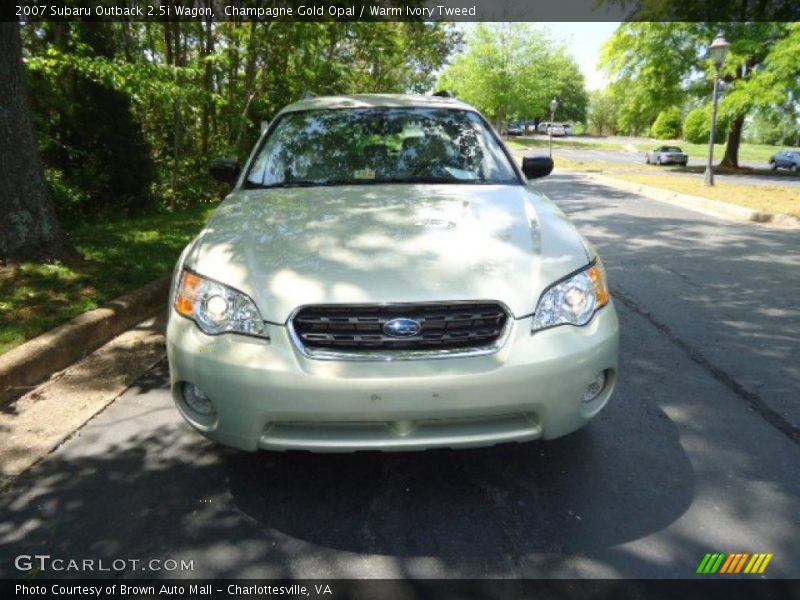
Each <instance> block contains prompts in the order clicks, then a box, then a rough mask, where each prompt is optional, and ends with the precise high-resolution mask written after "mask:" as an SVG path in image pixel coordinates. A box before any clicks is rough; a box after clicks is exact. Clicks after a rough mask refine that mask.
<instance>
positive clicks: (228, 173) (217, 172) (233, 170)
mask: <svg viewBox="0 0 800 600" xmlns="http://www.w3.org/2000/svg"><path fill="white" fill-rule="evenodd" d="M241 170H242V168H241V167H240V166H239V159H238V158H215V159H214V160H212V161H211V166H210V167H209V172H210V173H211V176H212V177H213V178H214V179H217V180H219V181H222V182H223V183H234V182H235V181H236V180H237V179H238V177H239V173H240V171H241Z"/></svg>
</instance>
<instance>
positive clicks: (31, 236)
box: [0, 21, 75, 263]
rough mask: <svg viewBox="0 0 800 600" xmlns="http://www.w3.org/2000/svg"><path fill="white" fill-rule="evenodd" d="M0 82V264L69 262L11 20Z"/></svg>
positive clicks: (0, 39)
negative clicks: (41, 152)
mask: <svg viewBox="0 0 800 600" xmlns="http://www.w3.org/2000/svg"><path fill="white" fill-rule="evenodd" d="M0 81H2V82H3V93H2V94H0V164H2V165H3V174H2V177H0V211H1V212H2V214H3V218H2V219H0V263H5V262H6V261H7V260H24V259H33V258H37V259H43V260H54V259H61V260H69V259H72V258H73V257H74V255H75V253H74V249H73V248H72V245H71V243H70V242H69V240H68V239H67V237H66V235H65V234H64V232H63V230H62V228H61V225H60V223H59V221H58V218H57V217H56V214H55V210H54V208H53V204H52V201H51V199H50V196H49V194H48V191H47V183H46V181H45V178H44V172H43V168H42V163H41V160H40V159H39V153H38V151H37V148H36V139H35V136H34V132H33V123H32V120H31V115H30V109H29V105H28V97H27V89H26V86H25V71H24V67H23V64H22V44H21V41H20V33H19V23H17V22H14V21H12V22H6V23H0Z"/></svg>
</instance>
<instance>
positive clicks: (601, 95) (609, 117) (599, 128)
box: [588, 88, 619, 135]
mask: <svg viewBox="0 0 800 600" xmlns="http://www.w3.org/2000/svg"><path fill="white" fill-rule="evenodd" d="M618 116H619V102H618V100H617V97H616V96H615V95H614V94H613V92H612V90H611V89H610V88H606V89H604V90H595V91H593V92H591V93H590V94H589V112H588V120H589V127H590V129H591V131H592V133H595V134H597V135H606V134H616V133H617V131H618V130H619V125H618V122H617V121H618Z"/></svg>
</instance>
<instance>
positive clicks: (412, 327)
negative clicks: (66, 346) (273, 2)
mask: <svg viewBox="0 0 800 600" xmlns="http://www.w3.org/2000/svg"><path fill="white" fill-rule="evenodd" d="M552 168H553V163H552V161H551V160H550V159H549V158H546V157H534V156H526V157H524V158H523V160H522V166H521V168H520V167H518V166H517V164H516V163H515V161H514V159H513V158H512V156H511V154H510V153H509V151H508V149H507V148H506V147H505V145H504V144H503V143H502V141H501V140H500V139H499V136H498V135H497V133H496V132H495V131H494V129H493V128H492V127H491V126H490V125H489V124H488V122H487V121H486V119H485V118H484V117H483V116H481V114H480V113H478V112H477V111H476V110H475V109H474V108H472V107H470V106H468V105H466V104H463V103H461V102H458V101H457V100H454V99H450V98H440V97H435V96H432V97H424V96H389V95H356V96H346V97H345V96H341V97H327V98H322V97H318V98H309V99H305V100H302V101H300V102H297V103H295V104H292V105H290V106H288V107H286V108H284V109H283V110H282V111H281V112H280V113H279V114H278V115H277V116H276V117H275V119H274V120H273V121H272V122H271V123H270V125H269V127H268V128H267V130H266V131H265V132H264V134H263V135H262V136H261V139H260V140H259V142H258V144H257V145H256V148H255V150H254V151H253V153H252V155H251V156H250V158H249V160H248V161H247V162H246V163H245V164H244V167H243V168H240V167H239V164H238V162H237V161H235V160H233V159H218V160H216V161H214V162H213V163H212V173H213V174H214V175H215V176H216V177H217V178H219V179H222V180H227V181H231V182H233V183H234V187H233V190H232V192H231V193H230V195H229V196H228V197H227V198H226V199H225V200H224V202H222V204H221V205H220V206H219V207H218V208H217V209H216V210H215V212H214V214H213V216H212V218H211V219H210V221H209V222H208V224H207V225H206V226H205V228H204V229H203V230H202V231H201V232H200V234H199V235H198V236H197V238H196V239H195V240H193V241H192V242H191V243H190V244H189V245H188V246H187V248H186V249H185V250H184V252H183V254H182V255H181V257H180V259H179V261H178V264H177V267H176V270H175V276H174V280H173V285H172V289H171V295H170V314H169V324H168V330H167V348H168V355H169V365H170V375H171V388H172V394H173V397H174V400H175V403H176V405H177V407H178V410H179V411H180V412H181V414H182V415H183V417H184V418H185V419H186V420H187V421H188V422H189V423H190V424H191V425H192V426H193V427H194V428H195V429H197V430H198V431H200V432H201V433H203V434H204V435H206V436H207V437H209V438H211V439H212V440H215V441H217V442H220V443H222V444H227V445H229V446H233V447H236V448H240V449H243V450H256V449H259V448H261V449H274V450H287V449H305V450H315V451H355V450H387V451H388V450H416V449H424V448H434V447H453V448H454V447H472V446H484V445H490V444H497V443H501V442H510V441H527V440H534V439H540V438H542V439H550V438H556V437H559V436H563V435H565V434H567V433H570V432H572V431H575V430H576V429H578V428H580V427H582V426H583V425H585V424H586V423H587V422H588V421H589V420H590V419H591V418H592V417H593V416H595V415H596V414H597V413H598V412H599V411H600V410H601V409H602V408H603V406H604V405H605V404H606V403H607V401H608V399H609V397H610V396H611V393H612V391H613V389H614V385H615V382H616V378H617V346H618V324H617V315H616V313H615V311H614V307H613V304H612V300H611V298H610V296H609V292H608V287H607V285H606V279H605V273H604V271H603V265H602V263H601V262H600V259H599V257H598V256H597V253H596V252H595V250H594V249H593V247H592V246H591V245H590V244H589V243H588V242H587V241H586V240H585V239H584V238H583V237H582V236H581V235H580V234H579V233H578V231H577V230H576V229H575V227H574V226H573V225H572V224H571V223H570V221H569V220H568V219H567V218H566V217H565V216H564V214H563V213H562V212H561V211H560V210H559V209H558V208H557V207H556V206H555V205H554V204H553V203H552V202H551V201H550V200H548V199H547V198H546V197H545V196H543V195H542V194H541V193H539V192H538V191H536V189H534V188H533V187H532V186H531V185H529V183H528V179H533V178H536V177H541V176H543V175H547V174H549V173H550V171H551V170H552Z"/></svg>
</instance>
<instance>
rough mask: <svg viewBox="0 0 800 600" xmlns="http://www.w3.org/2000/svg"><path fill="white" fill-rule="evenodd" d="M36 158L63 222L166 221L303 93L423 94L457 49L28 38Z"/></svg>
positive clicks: (316, 37)
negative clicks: (124, 216) (145, 211)
mask: <svg viewBox="0 0 800 600" xmlns="http://www.w3.org/2000/svg"><path fill="white" fill-rule="evenodd" d="M23 34H24V41H25V49H26V65H27V70H28V74H29V82H30V85H31V86H32V87H33V88H34V89H35V90H36V97H37V98H36V101H35V102H34V104H33V109H34V115H35V118H36V122H37V124H38V125H39V130H40V131H39V133H40V136H39V144H40V147H41V149H42V153H43V156H44V158H45V162H46V166H47V167H48V175H49V179H50V183H51V186H52V187H53V189H54V190H55V191H56V192H57V194H56V196H57V199H58V200H59V207H60V209H61V212H62V214H64V213H69V214H71V215H72V216H81V217H82V216H84V215H96V214H98V213H102V212H103V211H116V210H124V211H131V210H135V209H136V208H144V207H147V206H150V205H152V202H160V203H161V204H163V205H167V206H170V207H172V208H175V207H178V206H180V205H187V204H190V203H193V202H196V201H198V200H200V199H203V198H206V197H208V196H209V194H212V193H215V192H214V190H215V189H216V188H214V187H212V186H213V185H214V184H212V183H211V182H210V181H209V178H208V177H207V174H206V173H207V164H208V160H209V158H211V157H212V156H215V155H222V154H226V155H236V156H239V158H242V159H243V158H245V157H246V155H247V153H248V151H249V149H250V148H251V147H252V145H253V143H254V141H255V139H256V138H257V136H258V134H259V131H260V129H259V126H260V123H261V122H262V121H268V120H270V119H271V118H272V117H273V116H274V115H275V113H276V112H277V111H278V110H279V109H280V108H281V107H282V106H284V105H285V104H287V103H289V102H291V101H294V100H298V99H300V98H301V97H302V96H303V95H305V94H306V93H316V94H320V95H321V94H336V93H357V92H362V93H369V92H386V93H402V92H424V91H427V90H428V89H430V88H431V87H432V86H433V84H434V81H435V75H434V73H436V72H437V70H439V69H440V68H441V67H442V66H443V65H444V63H445V61H446V60H447V58H448V57H449V55H450V54H451V52H453V50H455V49H456V48H458V46H459V44H460V41H461V34H460V33H459V32H458V31H457V30H456V29H455V28H454V27H453V26H452V25H451V24H444V23H423V22H402V23H401V22H374V23H336V22H302V23H301V22H282V21H270V22H247V23H236V22H223V23H216V22H202V21H180V22H178V21H175V22H160V23H156V22H125V21H120V22H96V23H66V22H65V23H33V22H32V23H28V24H26V25H25V26H24V27H23Z"/></svg>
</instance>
